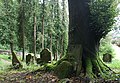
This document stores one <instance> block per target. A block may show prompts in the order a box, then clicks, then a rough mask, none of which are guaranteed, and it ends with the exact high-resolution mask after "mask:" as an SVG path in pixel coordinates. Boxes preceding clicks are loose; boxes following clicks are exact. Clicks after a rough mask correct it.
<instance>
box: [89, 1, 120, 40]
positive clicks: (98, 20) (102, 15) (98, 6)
mask: <svg viewBox="0 0 120 83" xmlns="http://www.w3.org/2000/svg"><path fill="white" fill-rule="evenodd" d="M117 4H118V3H117V2H116V0H91V2H90V28H91V31H93V33H94V34H95V37H96V41H97V40H100V39H101V38H103V37H105V36H106V34H108V32H109V31H111V29H112V26H113V24H114V23H115V19H114V18H115V17H116V15H117V11H116V7H117Z"/></svg>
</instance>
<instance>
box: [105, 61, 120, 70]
mask: <svg viewBox="0 0 120 83" xmlns="http://www.w3.org/2000/svg"><path fill="white" fill-rule="evenodd" d="M107 65H108V66H109V67H111V68H115V69H116V68H117V69H120V60H117V59H114V60H113V61H112V62H111V63H107Z"/></svg>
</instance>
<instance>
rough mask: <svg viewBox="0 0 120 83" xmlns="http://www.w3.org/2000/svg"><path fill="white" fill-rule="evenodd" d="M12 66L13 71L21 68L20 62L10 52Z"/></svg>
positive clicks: (13, 53)
mask: <svg viewBox="0 0 120 83" xmlns="http://www.w3.org/2000/svg"><path fill="white" fill-rule="evenodd" d="M12 65H13V67H14V68H15V69H19V68H22V67H23V66H22V64H21V63H20V61H19V60H18V58H17V56H16V54H15V52H12Z"/></svg>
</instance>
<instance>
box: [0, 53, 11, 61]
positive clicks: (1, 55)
mask: <svg viewBox="0 0 120 83" xmlns="http://www.w3.org/2000/svg"><path fill="white" fill-rule="evenodd" d="M9 57H10V56H9V55H4V54H0V58H2V59H4V60H8V61H10V59H8V58H9Z"/></svg>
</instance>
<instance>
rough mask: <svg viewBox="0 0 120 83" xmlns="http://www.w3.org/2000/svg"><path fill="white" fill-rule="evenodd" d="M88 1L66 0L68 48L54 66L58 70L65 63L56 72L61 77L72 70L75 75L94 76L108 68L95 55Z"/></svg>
mask: <svg viewBox="0 0 120 83" xmlns="http://www.w3.org/2000/svg"><path fill="white" fill-rule="evenodd" d="M89 1H90V0H68V3H69V42H68V50H67V55H66V56H65V58H63V59H62V60H60V61H59V62H58V66H57V67H56V71H58V70H59V69H60V68H61V67H63V65H66V66H64V68H62V69H61V70H59V72H58V73H57V74H58V76H59V77H61V78H64V77H68V76H67V74H68V73H69V75H71V73H73V72H74V75H76V76H79V75H81V76H89V77H90V78H95V77H98V76H99V74H101V75H102V74H103V73H102V72H103V71H104V72H105V71H107V70H110V69H109V68H108V67H106V66H105V65H104V64H103V63H102V61H101V60H100V59H99V57H98V56H97V51H98V48H99V41H96V40H95V36H94V34H93V33H92V32H91V30H90V28H89V5H88V3H89ZM64 61H67V62H64ZM68 68H69V69H68ZM66 70H67V71H66ZM71 71H72V72H71ZM72 75H73V74H72Z"/></svg>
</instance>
